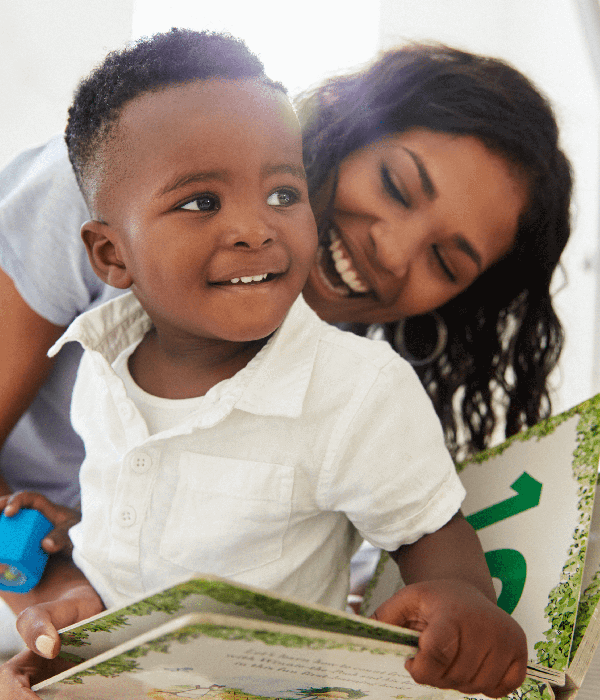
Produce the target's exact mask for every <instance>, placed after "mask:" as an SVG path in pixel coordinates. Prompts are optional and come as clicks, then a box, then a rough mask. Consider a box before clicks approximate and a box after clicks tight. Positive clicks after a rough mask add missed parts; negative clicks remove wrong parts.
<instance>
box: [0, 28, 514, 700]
mask: <svg viewBox="0 0 600 700" xmlns="http://www.w3.org/2000/svg"><path fill="white" fill-rule="evenodd" d="M66 140H67V144H68V147H69V154H70V158H71V162H72V163H73V166H74V169H75V173H76V175H77V178H78V182H79V184H80V186H81V189H82V191H83V193H84V196H85V198H86V201H87V203H88V206H89V209H90V212H91V214H92V216H93V220H91V221H88V222H87V223H86V224H84V226H83V228H82V237H83V240H84V242H85V244H86V247H87V250H88V254H89V257H90V260H91V262H92V265H93V267H94V269H95V271H96V273H97V274H98V275H99V277H100V278H101V279H102V280H104V281H105V282H107V283H108V284H110V285H112V286H114V287H117V288H121V289H131V292H132V293H131V294H126V295H123V296H121V297H118V298H117V299H114V300H113V301H111V302H108V303H107V304H105V305H103V306H101V307H99V308H97V309H95V310H93V311H90V312H88V313H86V314H84V315H83V316H81V317H79V319H77V320H76V321H75V322H74V323H73V324H72V325H71V327H70V328H69V329H68V330H67V332H66V333H65V334H64V336H63V337H62V338H61V340H60V341H59V342H58V343H57V344H56V345H55V347H54V348H53V350H52V352H58V351H59V349H60V348H61V347H62V346H63V345H64V344H65V343H67V342H70V341H78V342H80V343H81V344H82V345H83V346H84V348H85V353H84V357H83V360H82V363H81V366H80V370H79V375H78V380H77V383H76V388H75V392H74V395H73V404H72V414H73V422H74V426H75V428H76V430H77V431H78V432H79V433H80V434H81V436H82V438H83V440H84V443H85V447H86V459H85V462H84V464H83V465H82V469H81V490H82V521H81V523H79V524H78V525H77V526H75V528H73V529H72V531H71V532H72V540H73V543H74V552H73V558H74V561H75V564H77V567H78V568H75V567H74V566H73V565H72V564H71V563H70V562H60V561H59V562H58V563H55V564H54V568H51V569H50V571H49V572H48V573H47V575H46V577H45V580H44V581H43V583H42V584H40V586H39V587H38V588H37V589H36V590H34V592H32V594H25V596H24V598H23V606H24V605H29V604H31V603H34V605H33V607H30V608H28V610H27V611H26V612H25V613H23V614H22V615H21V618H20V621H19V630H20V632H21V634H22V635H23V638H24V639H25V641H26V642H27V643H28V645H29V647H30V649H32V650H34V651H36V652H37V653H38V654H40V655H41V656H43V657H46V658H52V657H54V656H56V654H57V653H58V650H59V639H58V635H57V632H56V629H57V628H59V627H61V626H64V625H66V624H71V623H73V622H75V621H78V620H80V619H83V618H85V617H88V616H90V615H92V614H95V613H97V612H99V611H100V610H102V609H103V607H104V606H113V605H120V604H123V603H126V602H127V601H128V600H129V599H131V598H132V597H134V596H137V595H139V594H142V593H144V592H146V591H149V590H152V589H155V588H156V587H158V586H166V585H168V584H171V583H173V582H175V581H177V580H178V579H180V578H182V577H183V576H185V575H187V574H189V573H190V572H193V571H199V572H211V573H216V574H220V575H223V576H228V577H231V578H233V579H235V580H237V581H241V582H244V583H248V584H254V585H259V586H262V587H265V588H269V589H272V590H274V591H277V592H279V593H282V594H289V595H294V596H296V597H300V598H303V599H306V600H310V601H318V602H320V603H325V604H329V605H334V606H338V607H343V605H344V601H345V597H346V593H347V586H348V568H349V560H350V555H351V553H352V552H353V550H354V549H355V548H356V546H357V544H358V541H359V540H360V538H361V537H364V538H367V539H368V540H369V541H371V542H372V543H373V544H375V545H377V546H379V547H382V548H385V549H387V550H388V551H391V552H392V553H393V556H394V557H395V558H396V559H397V561H398V562H399V565H400V567H401V570H402V574H403V577H404V580H405V582H406V583H407V584H408V585H407V586H406V587H405V588H404V589H403V590H402V591H401V592H400V593H398V594H397V595H396V596H394V597H393V598H392V599H390V600H389V601H388V602H387V603H385V604H384V605H383V606H381V608H380V609H379V610H378V611H377V617H378V619H382V620H384V621H387V622H394V623H396V624H403V625H405V626H410V627H413V628H416V629H419V630H421V631H422V635H421V639H420V648H419V652H418V653H417V655H416V657H415V658H414V659H412V660H410V661H408V662H407V668H408V669H409V670H410V672H411V673H412V675H413V677H414V678H415V680H417V681H418V682H425V683H429V684H434V685H438V686H440V687H454V688H457V689H459V690H461V691H462V692H468V693H473V692H485V693H487V694H488V695H492V696H495V697H496V696H501V695H504V694H505V693H506V692H508V691H510V690H511V689H513V688H514V687H516V686H517V685H519V684H520V683H521V682H522V680H523V677H524V673H525V663H526V647H525V638H524V635H523V632H522V630H521V629H520V628H519V627H518V625H517V624H516V623H515V622H514V621H513V620H512V619H511V618H510V617H509V616H508V615H506V614H505V613H504V612H503V611H501V610H499V609H498V608H497V607H496V606H495V602H494V600H495V596H494V591H493V587H492V584H491V579H490V577H489V573H488V572H487V568H486V566H485V560H484V558H483V555H482V552H481V548H480V546H479V544H478V540H477V537H476V536H475V534H474V532H473V530H472V529H471V528H470V526H468V525H467V523H466V522H465V521H464V519H463V518H462V516H461V515H460V513H459V512H457V511H458V508H459V506H460V503H461V501H462V498H463V495H464V491H463V489H462V486H461V485H460V482H459V480H458V478H457V477H456V473H455V470H454V466H453V464H452V461H451V460H450V458H449V456H448V454H447V453H446V450H445V448H444V445H443V436H442V432H441V429H440V426H439V424H438V422H437V418H436V417H435V414H434V412H433V409H432V407H431V405H430V403H429V401H428V399H427V397H426V395H425V392H424V390H423V389H422V387H421V385H420V383H419V381H418V379H417V378H416V376H415V375H414V373H413V372H412V370H411V369H410V368H409V366H408V365H407V364H406V363H405V362H403V361H402V360H400V359H399V358H398V356H397V355H396V354H395V353H394V352H393V351H392V350H391V349H390V348H389V347H388V346H387V345H386V344H384V343H376V342H373V341H371V340H367V339H364V338H358V337H356V336H353V335H351V334H346V333H343V332H341V331H339V330H337V329H335V328H332V327H330V326H328V325H327V324H325V323H324V322H322V321H320V320H319V319H318V318H317V317H316V315H315V314H314V313H313V312H312V311H311V310H310V309H309V308H308V307H307V306H306V304H305V302H304V301H303V299H302V297H301V296H299V295H300V292H301V291H302V288H303V285H304V283H305V280H306V277H307V275H308V271H309V269H310V267H311V264H312V262H313V256H314V254H315V250H316V228H315V223H314V219H313V217H312V213H311V210H310V206H309V202H308V195H307V188H306V182H305V178H304V171H303V164H302V155H301V139H300V130H299V126H298V123H297V120H296V117H295V115H294V112H293V110H292V108H291V106H290V103H289V101H288V100H287V98H286V96H285V93H284V91H283V89H282V88H281V86H279V85H278V84H275V83H272V82H271V81H269V80H268V79H267V78H266V77H265V75H264V73H263V69H262V66H261V64H260V62H259V61H258V60H257V59H256V58H255V57H254V56H252V55H251V54H250V53H249V52H248V51H247V50H246V48H245V47H244V46H243V44H241V43H239V42H237V41H235V40H233V39H231V38H228V37H224V36H220V35H210V34H205V33H200V34H199V33H195V32H188V31H179V30H172V31H171V32H169V33H168V34H165V35H157V36H156V37H153V38H151V39H149V40H145V41H142V42H140V43H138V44H137V45H135V46H134V47H133V48H130V49H127V50H125V51H122V52H120V53H114V54H111V55H109V56H108V58H107V59H106V60H105V62H104V64H103V65H102V66H100V67H99V68H98V69H97V70H96V71H95V72H94V73H93V74H92V75H91V77H90V78H88V80H86V81H84V82H83V83H82V85H81V86H80V87H79V90H78V92H77V94H76V97H75V101H74V104H73V106H72V108H71V110H70V119H69V124H68V127H67V133H66ZM38 659H39V657H38ZM36 663H37V662H36V661H35V659H34V657H33V655H32V654H31V652H24V654H22V655H20V656H19V657H15V659H14V660H13V661H12V662H9V664H8V665H6V666H5V667H4V668H3V669H2V670H1V671H0V688H1V689H0V698H3V697H10V698H11V700H14V699H15V698H21V697H22V698H26V697H29V698H31V697H34V696H33V694H31V691H29V690H26V689H27V688H28V687H29V683H30V682H31V681H32V679H33V680H37V678H36V675H35V674H36V673H37V671H36V670H32V669H33V668H34V667H36V668H37V666H36ZM5 689H6V690H5ZM3 693H4V694H3Z"/></svg>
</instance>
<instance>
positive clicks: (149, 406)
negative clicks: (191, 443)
mask: <svg viewBox="0 0 600 700" xmlns="http://www.w3.org/2000/svg"><path fill="white" fill-rule="evenodd" d="M138 344H139V343H134V344H133V345H130V346H129V347H128V348H126V349H125V350H123V352H122V353H121V354H120V355H119V356H118V357H117V359H116V360H115V361H114V364H113V367H114V370H115V372H116V373H117V375H118V376H119V377H120V378H121V379H122V380H123V383H124V384H125V391H126V392H127V396H129V398H130V399H131V400H132V401H133V403H134V404H135V405H136V406H137V408H138V410H139V412H140V413H141V415H142V418H143V419H144V420H145V421H146V425H147V426H148V432H149V433H150V435H156V434H157V433H160V432H162V431H163V430H169V429H170V428H174V427H175V426H177V425H180V424H181V423H183V421H184V420H185V419H186V418H187V417H188V416H189V415H190V414H191V413H193V412H194V411H196V410H198V409H199V408H200V407H201V406H202V403H203V402H204V396H194V397H192V398H190V399H163V398H161V397H160V396H153V395H152V394H148V392H146V391H144V390H143V389H142V388H141V387H140V386H139V385H138V384H136V383H135V381H134V379H133V377H132V376H131V373H130V372H129V357H130V356H131V355H132V354H133V351H134V350H135V349H136V347H137V346H138Z"/></svg>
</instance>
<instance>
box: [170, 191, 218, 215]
mask: <svg viewBox="0 0 600 700" xmlns="http://www.w3.org/2000/svg"><path fill="white" fill-rule="evenodd" d="M179 208H180V209H185V210H186V211H209V212H210V211H218V210H219V209H220V208H221V202H220V201H219V198H218V197H215V196H214V195H212V194H203V195H201V196H200V197H196V199H193V200H192V201H191V202H188V203H187V204H183V205H182V206H181V207H179Z"/></svg>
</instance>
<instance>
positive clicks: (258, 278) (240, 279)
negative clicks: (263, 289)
mask: <svg viewBox="0 0 600 700" xmlns="http://www.w3.org/2000/svg"><path fill="white" fill-rule="evenodd" d="M267 274H268V273H267V272H265V273H264V274H263V275H253V276H252V277H234V278H233V279H230V280H229V281H230V282H231V284H237V283H238V282H243V283H244V284H248V283H249V282H262V281H263V280H265V279H267Z"/></svg>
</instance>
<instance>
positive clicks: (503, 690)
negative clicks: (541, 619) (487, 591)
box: [373, 579, 527, 698]
mask: <svg viewBox="0 0 600 700" xmlns="http://www.w3.org/2000/svg"><path fill="white" fill-rule="evenodd" d="M373 617H374V618H375V619H377V620H380V621H381V622H388V623H390V624H393V625H400V626H401V627H408V628H410V629H414V630H418V631H420V632H421V636H420V639H419V650H418V652H417V654H416V656H415V657H414V658H412V659H408V660H407V661H406V664H405V667H406V670H407V671H408V672H409V673H410V675H411V676H412V677H413V679H414V680H415V681H416V682H417V683H424V684H427V685H432V686H436V687H437V688H453V689H455V690H458V691H460V692H462V693H465V694H475V693H483V694H485V695H488V696H489V697H492V698H499V697H502V696H504V695H507V694H508V693H509V692H511V691H512V690H514V689H515V688H518V687H519V686H520V685H521V684H522V683H523V681H524V680H525V673H526V668H527V641H526V638H525V633H524V632H523V630H522V629H521V627H520V626H519V625H518V624H517V622H515V620H513V619H512V618H511V617H510V615H508V614H507V613H505V612H504V611H503V610H501V609H500V608H498V607H497V606H496V605H494V603H492V602H491V601H490V600H489V599H488V598H486V596H485V595H483V594H482V593H481V592H480V591H479V590H478V589H477V588H476V587H475V586H473V585H471V584H469V583H466V582H464V581H460V580H449V579H438V580H432V581H423V582H420V583H413V584H411V585H409V586H406V588H403V589H401V590H400V591H398V593H396V594H395V595H394V596H392V597H391V598H390V599H389V600H387V601H386V602H385V603H383V604H382V605H380V606H379V608H377V610H376V611H375V614H374V615H373Z"/></svg>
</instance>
